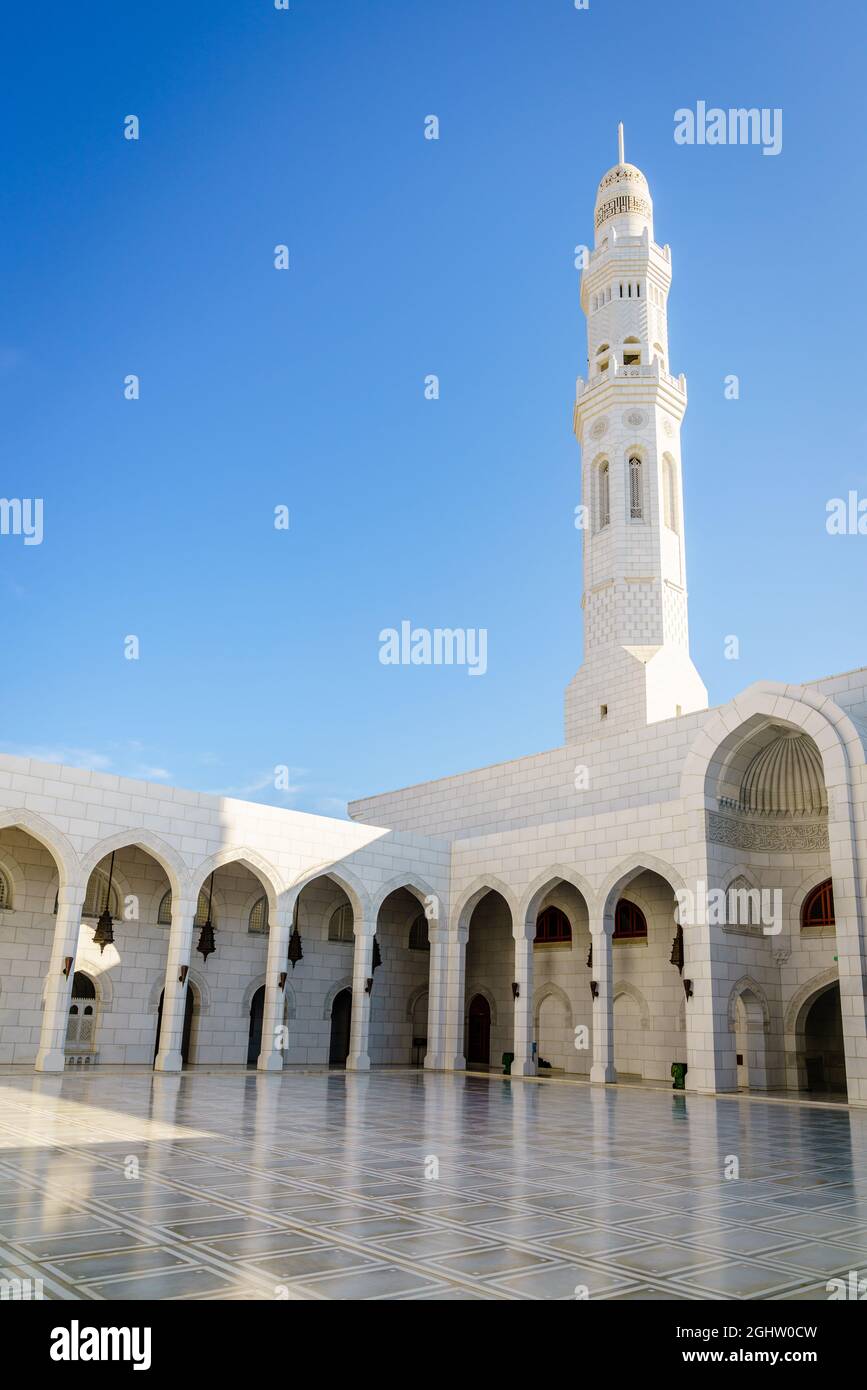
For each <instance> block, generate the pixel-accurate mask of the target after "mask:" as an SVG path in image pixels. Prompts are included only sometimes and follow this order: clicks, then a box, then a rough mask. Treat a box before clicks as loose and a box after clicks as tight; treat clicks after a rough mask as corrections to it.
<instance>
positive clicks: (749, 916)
mask: <svg viewBox="0 0 867 1390" xmlns="http://www.w3.org/2000/svg"><path fill="white" fill-rule="evenodd" d="M724 929H725V930H728V931H735V932H737V931H740V932H750V933H752V934H753V935H758V936H761V935H762V934H763V933H762V913H761V892H760V890H759V889H758V888H754V887H753V886H752V884H751V883H750V881H749V879H746V878H744V876H743V874H739V875H738V877H737V878H733V879H732V881H731V883H730V884H729V886H728V888H727V889H726V920H725V924H724Z"/></svg>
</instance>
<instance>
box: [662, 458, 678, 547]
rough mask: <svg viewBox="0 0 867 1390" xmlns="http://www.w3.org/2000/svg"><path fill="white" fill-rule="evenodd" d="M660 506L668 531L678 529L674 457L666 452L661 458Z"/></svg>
mask: <svg viewBox="0 0 867 1390" xmlns="http://www.w3.org/2000/svg"><path fill="white" fill-rule="evenodd" d="M662 506H663V512H664V517H665V524H666V526H667V527H668V529H669V530H670V531H676V530H677V529H678V526H677V473H676V470H675V466H674V459H673V458H672V457H671V455H670V454H666V455H665V456H664V457H663V460H662Z"/></svg>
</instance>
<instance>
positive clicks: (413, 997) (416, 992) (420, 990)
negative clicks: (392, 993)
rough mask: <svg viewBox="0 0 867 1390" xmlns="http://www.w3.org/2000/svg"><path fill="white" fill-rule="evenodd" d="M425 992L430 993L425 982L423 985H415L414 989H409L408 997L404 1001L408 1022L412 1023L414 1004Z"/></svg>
mask: <svg viewBox="0 0 867 1390" xmlns="http://www.w3.org/2000/svg"><path fill="white" fill-rule="evenodd" d="M426 994H427V995H430V990H429V989H428V986H427V984H426V983H425V984H423V985H416V987H415V989H413V990H411V991H410V994H409V998H408V999H407V1001H406V1016H407V1019H408V1020H409V1022H410V1023H412V1021H413V1018H414V1017H415V1009H416V1005H417V1004H418V1002H419V1000H420V999H422V998H423V996H424V995H426Z"/></svg>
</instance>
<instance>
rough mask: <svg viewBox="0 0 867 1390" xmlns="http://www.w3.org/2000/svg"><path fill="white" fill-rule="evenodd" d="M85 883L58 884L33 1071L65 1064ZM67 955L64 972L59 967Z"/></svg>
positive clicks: (50, 1069) (50, 1068) (48, 1069)
mask: <svg viewBox="0 0 867 1390" xmlns="http://www.w3.org/2000/svg"><path fill="white" fill-rule="evenodd" d="M86 887H87V885H86V884H61V886H60V889H59V891H58V894H57V921H56V922H55V924H54V939H53V941H52V944H51V959H50V960H49V962H48V979H47V981H46V985H45V1011H44V1013H43V1016H42V1031H41V1033H40V1036H39V1051H38V1052H37V1054H36V1070H37V1071H63V1068H64V1066H65V1065H66V1058H65V1056H64V1049H65V1047H66V1025H67V1023H68V1021H69V1000H70V997H71V995H72V976H73V972H74V970H75V956H76V952H77V950H78V933H79V930H80V928H81V909H82V907H83V906H84V894H85V890H86ZM68 958H71V961H72V963H71V965H70V967H69V970H68V972H67V973H66V974H64V971H63V967H64V963H65V961H66V960H67V959H68Z"/></svg>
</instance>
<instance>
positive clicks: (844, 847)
mask: <svg viewBox="0 0 867 1390" xmlns="http://www.w3.org/2000/svg"><path fill="white" fill-rule="evenodd" d="M828 803H829V817H828V841H829V849H830V859H831V881H832V884H833V887H834V917H835V919H836V928H835V940H836V946H837V973H838V976H839V980H840V1015H841V1022H842V1026H843V1052H844V1055H845V1058H846V1090H847V1094H848V1100H849V1104H850V1105H857V1106H867V998H865V976H867V922H865V916H867V913H865V901H864V889H863V886H862V885H863V873H864V864H863V855H862V853H861V851H860V846H859V843H858V834H857V828H856V827H857V820H856V815H855V808H854V806H853V803H852V796H851V793H850V790H849V788H848V786H847V785H845V784H840V785H837V786H831V785H830V784H829V786H828Z"/></svg>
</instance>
